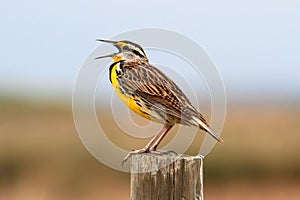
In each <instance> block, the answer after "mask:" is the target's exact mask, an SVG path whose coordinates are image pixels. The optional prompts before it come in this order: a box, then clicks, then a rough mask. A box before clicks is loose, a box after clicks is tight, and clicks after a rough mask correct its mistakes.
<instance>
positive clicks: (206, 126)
mask: <svg viewBox="0 0 300 200" xmlns="http://www.w3.org/2000/svg"><path fill="white" fill-rule="evenodd" d="M193 118H194V120H195V121H196V122H197V123H198V124H199V127H200V128H201V129H203V130H205V131H206V132H207V133H208V134H209V135H211V136H212V137H213V138H214V139H215V140H217V141H218V142H221V143H222V142H223V139H222V138H221V137H219V136H217V135H216V134H214V132H213V131H212V130H211V129H210V128H209V126H208V125H207V124H206V123H205V122H203V121H201V120H200V119H199V118H197V117H193Z"/></svg>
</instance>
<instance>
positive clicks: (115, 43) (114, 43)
mask: <svg viewBox="0 0 300 200" xmlns="http://www.w3.org/2000/svg"><path fill="white" fill-rule="evenodd" d="M96 41H99V42H106V43H110V44H112V45H114V46H115V47H116V48H118V45H117V42H116V41H111V40H102V39H96ZM118 49H119V48H118ZM119 52H120V49H119ZM119 52H117V53H112V54H109V55H105V56H98V57H96V58H95V59H100V58H108V57H113V56H115V55H117V54H118V53H119Z"/></svg>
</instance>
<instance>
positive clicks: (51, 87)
mask: <svg viewBox="0 0 300 200" xmlns="http://www.w3.org/2000/svg"><path fill="white" fill-rule="evenodd" d="M299 11H300V2H299V1H296V0H295V1H293V0H287V1H283V0H278V1H271V0H265V1H256V0H254V1H253V0H252V1H237V0H232V1H231V0H230V1H224V2H222V1H209V2H208V1H189V2H177V3H175V2H174V1H169V0H168V1H163V2H161V1H151V2H143V3H142V2H141V1H107V2H101V1H57V0H53V1H36V0H28V1H6V2H2V4H1V7H0V26H1V37H0V42H1V45H0V57H1V59H0V75H1V78H0V199H7V200H14V199H45V200H47V199H58V200H59V199H67V200H68V199H83V200H85V199H129V182H130V180H129V175H128V174H126V173H122V172H118V171H115V170H113V169H110V168H108V167H106V166H104V165H102V164H101V163H100V162H99V161H97V160H96V159H95V158H93V157H92V156H91V155H90V154H89V153H88V151H87V150H86V149H85V147H84V146H83V145H82V143H81V142H80V140H79V137H78V135H77V132H76V130H75V125H74V122H73V118H72V108H71V103H72V89H73V84H74V82H75V79H76V75H77V73H78V72H79V70H80V66H81V64H82V63H83V61H84V60H85V58H86V57H87V56H88V55H89V54H90V52H92V51H93V50H94V49H95V48H96V47H97V45H99V44H97V43H96V42H95V39H96V38H110V37H112V36H114V35H116V34H118V33H120V32H124V31H128V30H132V29H136V28H143V27H158V28H165V29H170V30H174V31H177V32H179V33H182V34H184V35H186V36H188V37H190V38H191V39H193V40H194V41H196V42H197V43H198V44H200V45H201V46H202V47H203V48H204V49H205V50H206V52H207V53H208V55H209V56H210V57H211V59H212V60H213V62H214V63H215V64H216V66H217V67H218V69H219V71H220V74H221V75H222V77H223V80H224V84H225V87H226V93H227V100H228V102H227V103H228V105H227V117H226V122H225V126H224V129H223V133H222V137H223V139H224V140H225V143H224V144H221V145H219V144H218V145H217V146H216V147H215V149H214V150H213V151H212V152H211V153H210V154H209V155H208V156H207V157H206V158H205V166H204V173H205V186H204V188H205V198H206V199H210V200H214V199H230V200H235V199H272V200H273V199H274V200H279V199H280V200H283V199H300V157H299V152H300V145H299V142H300V124H299V122H300V121H299V119H300V103H299V100H300V81H299V75H300V56H299V53H300V39H299V35H300V27H299V19H300V12H299ZM174 42H176V41H174ZM99 109H106V108H101V107H99ZM100 113H101V112H100ZM137 120H139V119H137ZM112 131H118V130H117V129H116V130H115V128H114V129H112ZM202 134H203V133H202V132H201V134H199V135H202ZM199 137H200V136H199ZM146 142H147V140H143V141H140V142H139V144H138V146H139V147H142V146H143V145H144V144H145V143H146ZM200 144H201V143H200V141H198V140H195V142H194V143H193V145H192V146H191V147H190V148H189V149H188V151H187V153H188V154H195V153H197V151H198V150H199V145H200ZM126 145H127V147H128V148H132V144H125V146H126Z"/></svg>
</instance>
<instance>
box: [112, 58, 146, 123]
mask: <svg viewBox="0 0 300 200" xmlns="http://www.w3.org/2000/svg"><path fill="white" fill-rule="evenodd" d="M119 68H120V64H119V63H118V64H116V65H114V67H113V68H112V69H111V72H110V79H111V84H112V86H113V87H114V89H115V91H116V93H117V95H118V96H119V98H120V99H121V100H122V101H123V103H124V104H125V105H127V106H128V107H129V108H130V109H131V110H133V111H134V112H135V113H137V114H138V115H140V116H142V117H144V118H146V119H150V116H149V115H147V114H145V112H147V111H146V110H144V109H143V108H142V107H141V106H139V105H137V103H136V100H135V99H134V98H133V97H132V96H130V95H127V94H123V93H122V92H121V90H120V84H119V81H118V75H117V71H119V70H120V69H119Z"/></svg>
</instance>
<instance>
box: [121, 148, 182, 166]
mask: <svg viewBox="0 0 300 200" xmlns="http://www.w3.org/2000/svg"><path fill="white" fill-rule="evenodd" d="M142 153H152V154H156V155H168V154H174V155H175V156H178V153H176V152H175V151H156V150H149V149H139V150H132V151H131V152H129V153H128V154H127V156H126V157H125V158H124V159H123V161H122V167H123V166H124V164H125V163H126V162H127V160H128V159H129V158H130V157H131V156H132V155H135V154H142Z"/></svg>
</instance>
